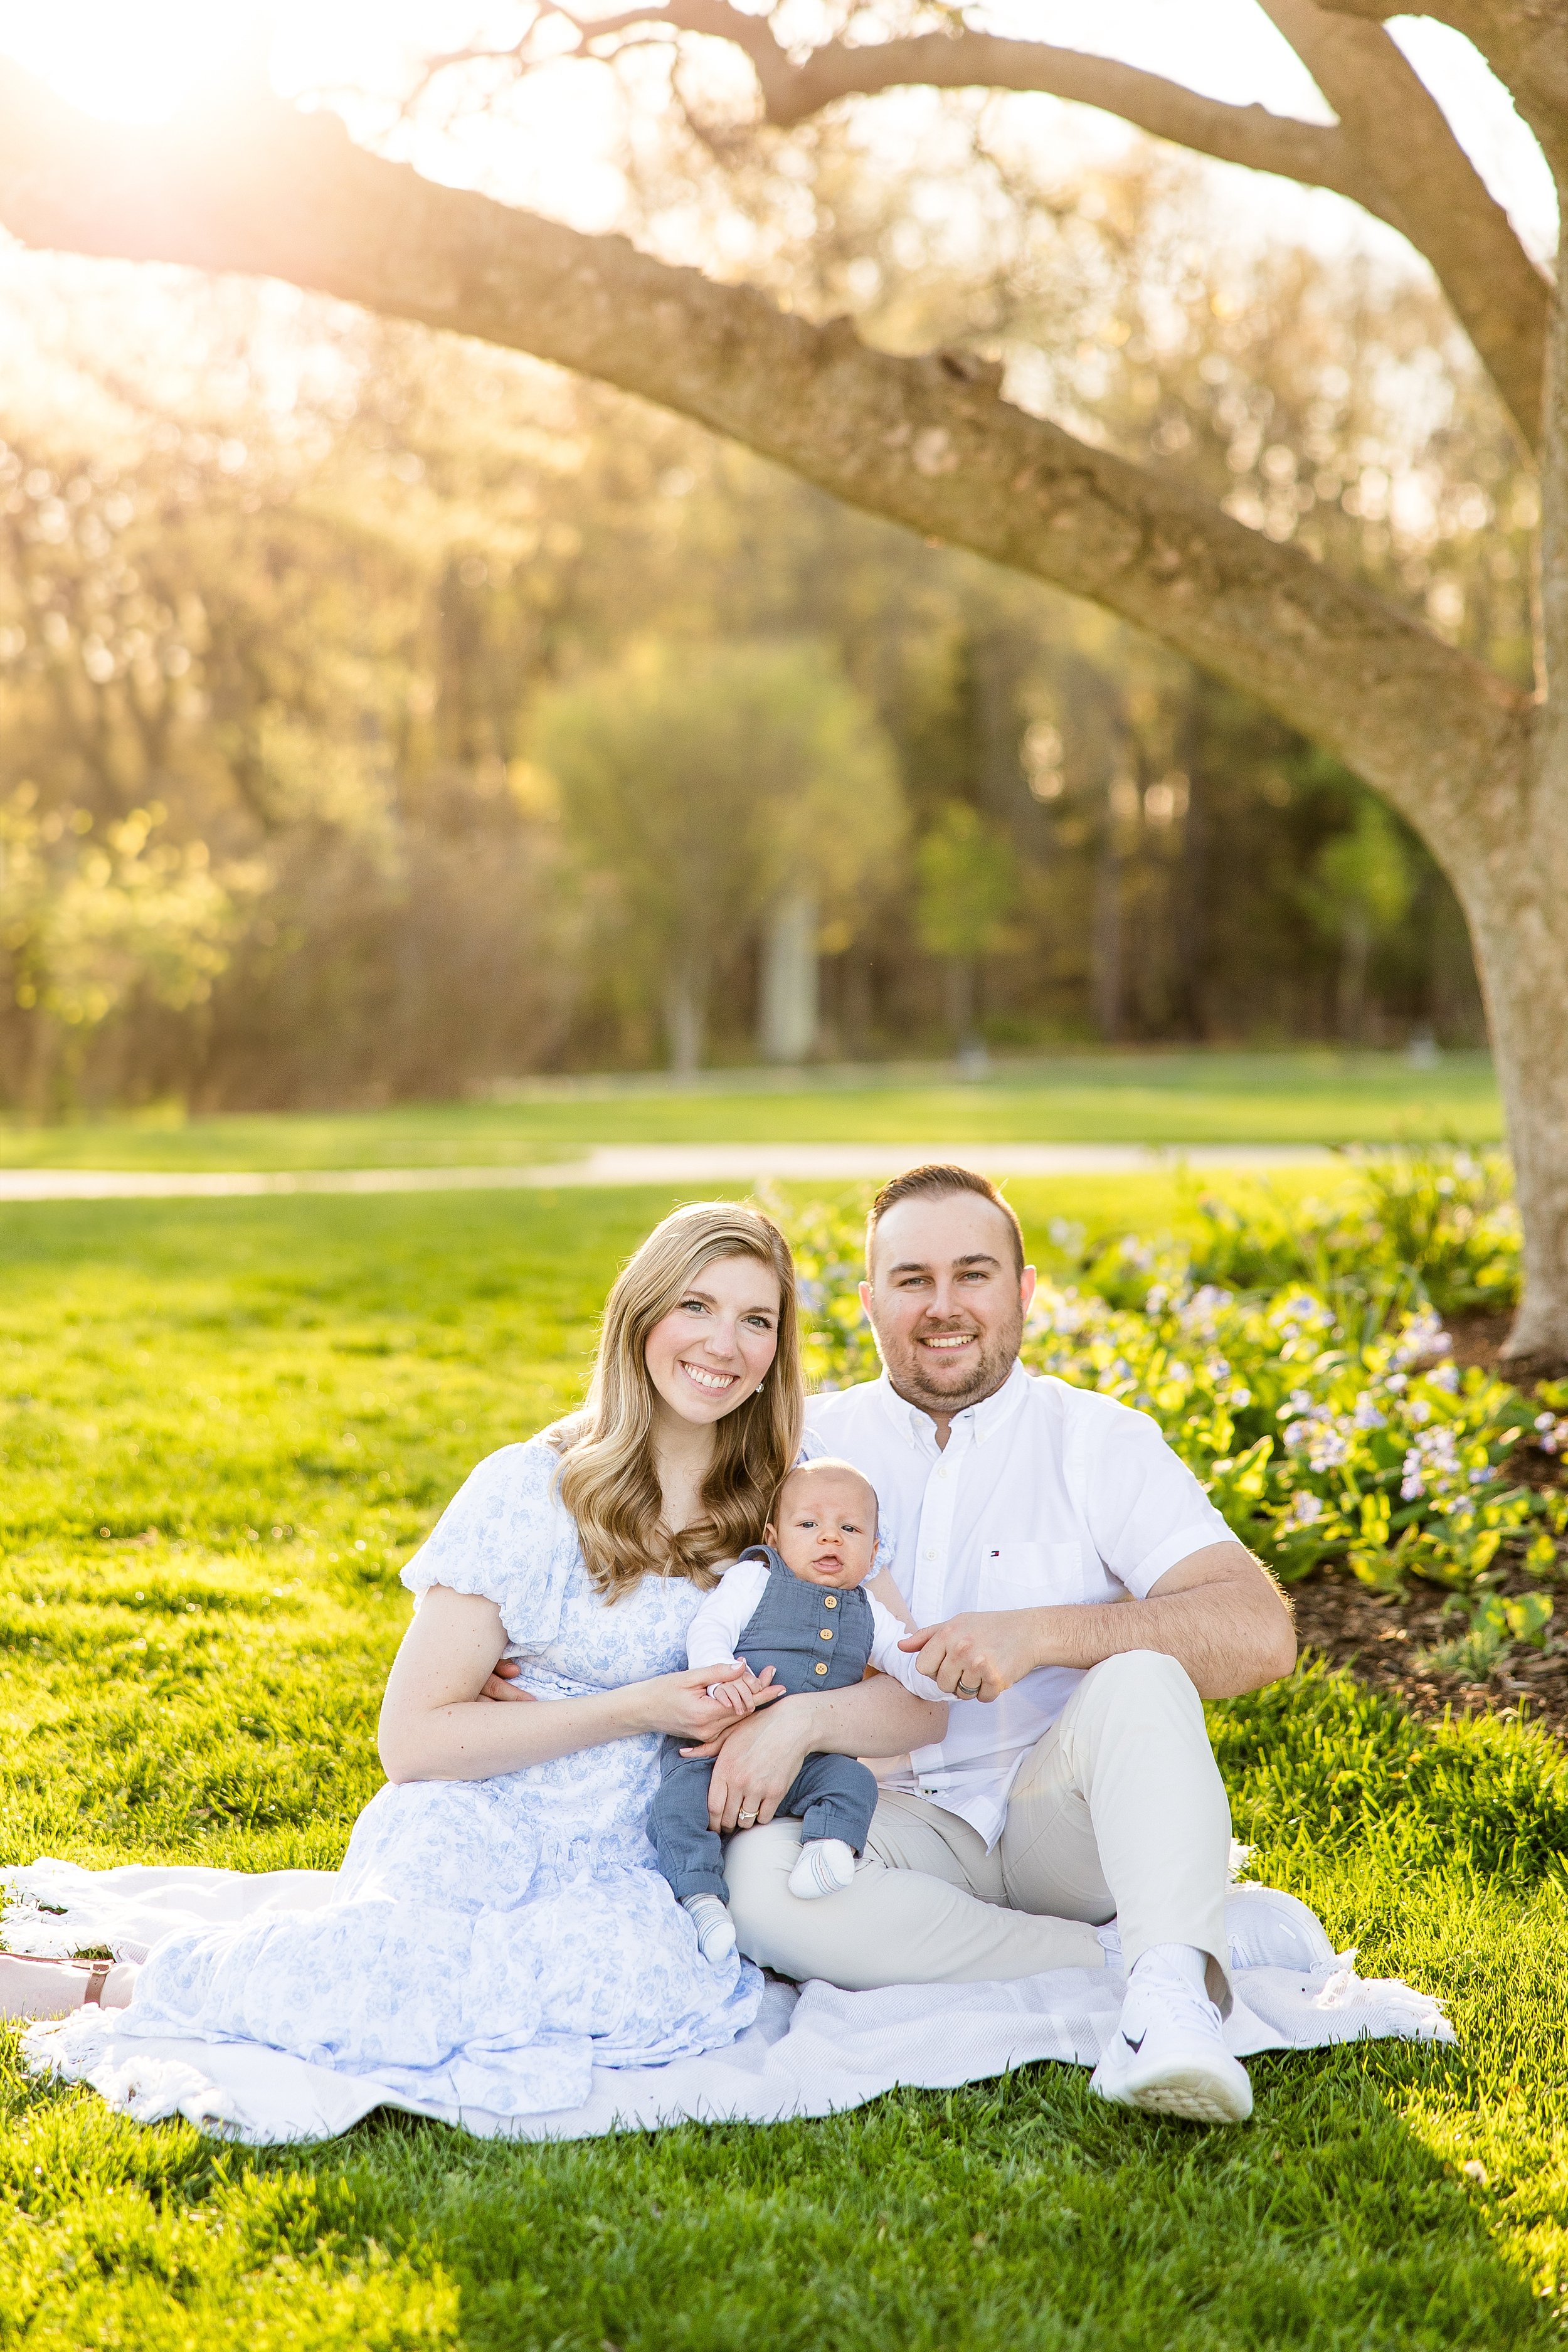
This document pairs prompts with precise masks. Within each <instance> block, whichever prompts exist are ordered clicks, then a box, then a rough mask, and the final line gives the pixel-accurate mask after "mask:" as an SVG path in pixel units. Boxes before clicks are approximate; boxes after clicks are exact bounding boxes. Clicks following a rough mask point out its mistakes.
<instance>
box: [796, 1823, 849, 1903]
mask: <svg viewBox="0 0 1568 2352" xmlns="http://www.w3.org/2000/svg"><path fill="white" fill-rule="evenodd" d="M854 1875H855V1852H854V1848H853V1847H852V1846H847V1845H846V1844H845V1843H844V1840H843V1839H842V1838H807V1840H806V1842H805V1844H804V1845H803V1846H802V1847H801V1850H800V1860H799V1861H798V1862H797V1863H796V1864H795V1868H794V1869H793V1870H792V1871H791V1872H790V1874H789V1891H790V1893H791V1894H792V1895H800V1896H801V1897H802V1898H803V1899H804V1900H805V1902H807V1903H815V1902H816V1898H817V1896H818V1895H838V1894H841V1893H842V1892H843V1890H844V1888H845V1887H847V1885H848V1884H849V1882H850V1880H851V1879H852V1878H853V1877H854Z"/></svg>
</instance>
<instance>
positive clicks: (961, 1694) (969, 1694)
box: [953, 1683, 980, 1698]
mask: <svg viewBox="0 0 1568 2352" xmlns="http://www.w3.org/2000/svg"><path fill="white" fill-rule="evenodd" d="M953 1696H954V1697H955V1698H978V1697H979V1696H980V1685H979V1684H978V1683H976V1684H975V1685H974V1688H973V1690H965V1689H964V1687H963V1684H962V1683H960V1684H959V1685H958V1686H957V1688H956V1690H955V1691H954V1693H953Z"/></svg>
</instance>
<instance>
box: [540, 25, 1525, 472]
mask: <svg viewBox="0 0 1568 2352" xmlns="http://www.w3.org/2000/svg"><path fill="white" fill-rule="evenodd" d="M1264 5H1266V6H1267V7H1268V13H1269V14H1270V15H1271V16H1273V18H1274V21H1275V23H1276V24H1277V25H1278V26H1279V29H1280V31H1281V32H1282V33H1283V34H1284V35H1285V37H1286V39H1287V40H1288V41H1289V42H1290V44H1291V46H1292V47H1294V48H1295V50H1296V52H1297V54H1298V55H1299V56H1300V58H1301V60H1302V62H1303V63H1304V64H1305V65H1306V67H1307V68H1308V70H1309V72H1310V74H1311V75H1312V77H1313V79H1314V80H1316V82H1317V83H1318V86H1319V88H1320V89H1321V90H1322V92H1323V95H1324V96H1325V97H1326V98H1327V100H1329V103H1330V105H1331V106H1332V107H1333V109H1334V110H1335V112H1336V113H1337V114H1338V116H1339V118H1340V120H1339V122H1338V124H1337V125H1334V124H1330V125H1324V124H1321V123H1313V122H1297V121H1291V120H1290V119H1289V117H1287V116H1283V115H1278V114H1271V113H1269V112H1268V110H1267V109H1266V108H1264V107H1261V106H1229V105H1226V104H1224V103H1222V102H1220V101H1219V100H1214V99H1207V98H1201V97H1199V96H1198V95H1197V93H1196V92H1195V91H1194V90H1190V89H1184V87H1183V86H1182V85H1181V84H1180V83H1179V82H1172V81H1167V80H1165V79H1163V77H1162V76H1160V75H1158V74H1151V73H1144V72H1142V71H1141V70H1140V69H1139V68H1136V67H1134V66H1127V65H1122V64H1120V63H1119V62H1117V61H1116V60H1115V59H1114V58H1098V57H1090V56H1088V55H1086V54H1084V53H1082V52H1080V51H1079V50H1076V49H1062V48H1056V47H1051V46H1050V45H1049V44H1048V43H1046V42H1043V41H1026V40H1010V39H1004V38H1002V37H997V36H994V35H992V34H989V33H977V32H968V31H961V32H956V33H952V34H948V33H922V34H917V35H914V36H912V37H909V38H907V39H902V40H889V41H879V42H866V43H862V44H858V45H852V44H848V43H846V42H843V41H828V42H826V43H824V44H823V45H822V47H819V48H816V49H814V50H812V51H811V52H810V54H809V55H808V56H807V57H805V58H804V59H802V60H801V61H800V62H799V63H798V64H797V63H796V62H795V60H794V59H793V58H791V57H790V56H789V54H788V52H787V51H786V50H785V49H784V47H782V46H781V45H780V43H779V42H778V40H777V39H776V38H775V37H774V35H773V28H772V26H771V24H770V23H769V20H768V18H767V17H766V16H756V15H752V13H750V12H749V11H746V10H743V9H740V8H736V7H734V6H732V5H731V0H662V5H657V4H656V0H649V5H642V6H636V7H631V8H626V9H623V10H621V11H620V12H619V13H618V14H616V16H610V17H602V18H599V19H598V20H596V21H595V19H592V18H587V19H584V18H580V17H578V16H576V15H575V14H574V13H573V12H572V11H571V10H568V9H565V8H561V9H560V10H559V11H558V13H559V14H561V15H563V16H568V17H569V18H570V21H571V22H572V23H573V24H574V25H576V26H578V27H579V29H580V30H581V31H582V33H583V35H584V40H585V42H586V43H588V44H590V45H592V44H594V43H595V42H598V41H602V40H604V39H605V38H609V37H615V36H616V35H618V34H620V33H622V32H625V31H626V30H628V29H630V28H632V27H634V26H636V27H642V26H649V25H663V26H668V27H669V29H670V30H671V31H672V32H676V33H694V34H700V35H704V36H706V37H710V38H712V39H715V40H724V41H728V42H730V43H731V45H732V46H734V47H737V48H739V49H741V50H742V52H743V54H744V55H745V56H746V58H748V59H749V60H750V62H751V65H752V70H753V72H754V73H755V75H756V79H757V88H758V90H759V92H760V94H761V97H762V100H763V111H764V113H765V115H766V117H767V120H768V121H770V122H772V123H774V124H777V125H779V126H781V127H785V128H787V127H788V126H789V125H791V124H793V123H796V122H800V121H804V120H805V118H806V117H807V116H808V115H812V114H815V113H816V112H818V111H819V110H820V109H821V108H823V107H825V106H828V105H831V104H832V103H833V101H834V100H837V99H841V98H847V97H868V96H871V95H873V94H874V93H876V92H877V91H879V90H886V89H895V88H905V87H909V86H912V85H917V84H925V85H927V86H929V87H931V88H935V89H970V88H973V89H1009V90H1038V91H1042V92H1047V93H1048V94H1049V95H1050V96H1052V97H1055V98H1062V99H1070V100H1074V101H1076V102H1077V103H1079V104H1080V105H1084V106H1094V107H1099V108H1100V109H1101V110H1102V111H1104V112H1105V113H1108V114H1115V115H1118V116H1120V117H1121V120H1122V121H1126V122H1131V123H1133V124H1135V125H1136V126H1137V128H1138V129H1139V130H1141V131H1148V132H1149V133H1150V134H1151V135H1152V137H1154V138H1157V139H1169V140H1171V141H1172V142H1173V143H1174V144H1176V145H1177V146H1181V147H1187V148H1191V149H1192V150H1193V151H1194V153H1197V154H1202V155H1209V156H1213V157H1215V158H1216V159H1217V160H1218V161H1220V162H1221V163H1240V164H1244V165H1245V166H1247V168H1248V169H1249V170H1252V171H1258V172H1269V173H1275V174H1277V175H1278V176H1279V177H1280V178H1283V179H1290V180H1297V181H1300V182H1301V183H1302V184H1304V185H1306V186H1309V187H1319V188H1329V189H1331V190H1332V191H1333V192H1334V194H1337V195H1342V196H1346V197H1348V198H1349V199H1350V200H1351V201H1352V203H1354V204H1358V205H1361V206H1362V207H1363V210H1365V211H1367V212H1370V213H1373V214H1375V215H1376V216H1377V217H1378V218H1379V219H1380V220H1384V221H1387V222H1388V223H1389V225H1390V226H1392V227H1394V228H1396V229H1398V230H1399V231H1400V232H1401V234H1402V235H1403V236H1405V237H1407V238H1408V239H1409V241H1410V243H1411V244H1412V245H1413V246H1415V249H1416V251H1417V252H1419V253H1422V254H1424V255H1425V256H1426V259H1427V260H1428V261H1429V262H1430V263H1431V265H1432V267H1433V268H1434V269H1435V270H1436V273H1437V276H1438V278H1440V280H1441V281H1442V284H1443V287H1444V289H1445V290H1446V292H1447V296H1448V299H1449V300H1450V301H1451V302H1452V303H1453V306H1454V309H1455V310H1456V312H1457V313H1458V318H1459V320H1460V323H1461V324H1462V325H1463V327H1464V329H1465V331H1466V332H1467V334H1468V336H1469V337H1470V340H1471V341H1472V342H1473V343H1474V345H1475V348H1476V351H1477V352H1478V353H1479V357H1480V359H1481V362H1482V364H1483V365H1484V366H1485V367H1486V369H1487V370H1488V372H1489V374H1490V375H1491V378H1492V380H1493V382H1494V383H1495V384H1496V385H1497V388H1498V390H1499V392H1500V394H1501V396H1502V398H1503V400H1504V402H1505V404H1507V407H1508V409H1509V412H1510V415H1511V416H1512V417H1513V419H1514V421H1515V423H1516V424H1517V425H1518V426H1519V429H1520V432H1521V434H1522V436H1523V437H1524V441H1525V445H1526V446H1527V447H1530V448H1532V449H1533V448H1534V447H1535V446H1537V445H1538V443H1539V440H1540V436H1541V402H1542V367H1543V364H1544V353H1545V346H1546V314H1547V308H1548V303H1549V300H1550V289H1549V288H1548V286H1547V284H1546V281H1545V279H1544V278H1542V274H1541V272H1540V271H1539V270H1538V269H1537V268H1535V266H1534V264H1533V263H1532V262H1531V258H1530V256H1529V255H1528V254H1527V253H1526V252H1525V250H1524V248H1523V247H1522V246H1521V244H1520V242H1519V239H1518V237H1517V236H1515V235H1514V232H1513V229H1512V226H1511V225H1510V221H1509V218H1508V215H1507V214H1506V213H1505V212H1504V211H1503V209H1502V207H1501V205H1498V204H1496V203H1494V201H1493V199H1492V197H1491V196H1490V195H1489V193H1488V191H1487V188H1486V184H1485V183H1484V182H1483V181H1482V179H1481V178H1480V175H1479V173H1478V172H1477V171H1476V170H1475V168H1474V166H1473V165H1472V164H1471V163H1470V161H1469V158H1468V156H1467V155H1466V153H1465V151H1464V149H1463V148H1462V147H1461V146H1460V145H1459V142H1458V140H1457V139H1456V138H1455V136H1454V134H1453V132H1452V131H1450V129H1449V128H1448V124H1447V119H1446V117H1445V116H1444V114H1443V112H1442V110H1441V109H1440V108H1439V107H1438V106H1437V104H1436V101H1435V100H1433V99H1432V98H1431V97H1430V96H1429V94H1428V93H1427V91H1426V88H1425V86H1424V85H1423V83H1422V82H1421V80H1420V79H1419V77H1418V76H1417V75H1416V73H1415V70H1414V69H1413V68H1412V67H1411V66H1410V65H1409V64H1408V63H1407V62H1406V60H1405V57H1404V56H1403V54H1402V52H1401V51H1400V49H1399V48H1398V47H1397V46H1396V45H1395V43H1394V41H1393V40H1392V39H1391V38H1390V37H1389V36H1388V35H1387V34H1386V33H1385V32H1384V30H1383V27H1382V26H1381V25H1374V24H1368V23H1356V22H1350V21H1347V20H1346V18H1345V17H1344V16H1333V15H1330V14H1327V13H1325V11H1324V10H1323V9H1321V8H1319V7H1315V6H1314V5H1312V0H1279V5H1271V0H1264ZM1542 5H1568V0H1542ZM1382 13H1388V12H1382Z"/></svg>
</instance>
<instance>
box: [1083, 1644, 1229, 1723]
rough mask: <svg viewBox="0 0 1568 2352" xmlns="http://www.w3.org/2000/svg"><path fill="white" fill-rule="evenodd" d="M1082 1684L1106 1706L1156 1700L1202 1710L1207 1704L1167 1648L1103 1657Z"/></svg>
mask: <svg viewBox="0 0 1568 2352" xmlns="http://www.w3.org/2000/svg"><path fill="white" fill-rule="evenodd" d="M1082 1687H1083V1689H1084V1690H1085V1692H1087V1693H1092V1695H1093V1696H1095V1697H1096V1698H1097V1699H1099V1700H1100V1704H1101V1705H1102V1706H1103V1705H1105V1704H1107V1703H1108V1702H1109V1703H1110V1704H1111V1705H1113V1706H1142V1705H1146V1704H1149V1703H1153V1704H1154V1705H1156V1706H1180V1707H1184V1708H1190V1707H1193V1706H1197V1707H1199V1708H1200V1709H1201V1707H1202V1705H1203V1701H1202V1700H1201V1699H1200V1698H1199V1697H1198V1695H1197V1692H1196V1690H1195V1689H1194V1685H1193V1679H1192V1676H1191V1675H1189V1674H1188V1672H1187V1670H1186V1668H1185V1666H1184V1665H1183V1664H1182V1663H1181V1661H1180V1660H1179V1659H1177V1658H1173V1657H1170V1656H1168V1655H1167V1654H1166V1653H1165V1652H1164V1651H1163V1650H1121V1651H1119V1652H1118V1653H1117V1654H1116V1656H1115V1657H1113V1658H1102V1659H1101V1661H1100V1664H1099V1665H1098V1666H1090V1668H1089V1672H1088V1674H1087V1675H1085V1676H1084V1678H1083V1685H1082Z"/></svg>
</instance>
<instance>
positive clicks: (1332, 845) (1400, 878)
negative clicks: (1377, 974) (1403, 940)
mask: <svg viewBox="0 0 1568 2352" xmlns="http://www.w3.org/2000/svg"><path fill="white" fill-rule="evenodd" d="M1411 887H1412V886H1411V876H1410V866H1409V861H1408V860H1407V858H1406V857H1405V848H1404V845H1403V843H1402V842H1401V840H1400V838H1399V835H1398V833H1397V831H1396V830H1395V828H1394V823H1393V820H1392V819H1391V818H1390V816H1389V814H1388V812H1387V810H1386V809H1385V808H1384V807H1383V806H1382V804H1381V803H1379V802H1377V801H1373V800H1366V801H1363V803H1361V806H1360V807H1359V808H1358V809H1357V811H1356V817H1355V823H1354V824H1353V826H1352V828H1351V830H1350V831H1349V832H1348V833H1341V834H1336V835H1334V837H1333V839H1332V840H1331V841H1328V842H1325V843H1324V845H1323V846H1322V848H1321V850H1320V851H1319V852H1318V856H1317V859H1316V861H1315V864H1314V869H1313V877H1312V880H1311V882H1310V884H1309V885H1308V886H1307V887H1306V888H1305V889H1304V890H1303V892H1302V897H1303V898H1304V899H1305V901H1306V903H1307V906H1308V908H1309V910H1310V912H1311V913H1312V915H1313V916H1314V917H1315V919H1317V921H1318V922H1319V923H1320V924H1321V926H1322V928H1323V929H1324V930H1325V931H1327V932H1328V934H1329V935H1330V937H1331V938H1333V939H1336V940H1338V942H1339V949H1340V973H1339V989H1338V998H1339V1003H1338V1013H1339V1031H1340V1034H1341V1036H1342V1037H1343V1038H1345V1039H1347V1040H1348V1041H1349V1042H1350V1043H1351V1044H1352V1045H1359V1044H1360V1043H1361V1042H1362V1038H1363V1034H1364V1030H1365V1024H1366V984H1367V971H1368V967H1369V965H1370V963H1371V961H1372V955H1373V949H1374V948H1375V947H1377V946H1379V945H1380V944H1381V943H1382V941H1384V940H1387V939H1390V938H1392V937H1393V935H1394V932H1395V931H1397V929H1398V928H1399V926H1400V924H1401V922H1402V921H1403V920H1404V919H1405V914H1406V913H1407V911H1408V909H1409V906H1410V899H1411Z"/></svg>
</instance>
